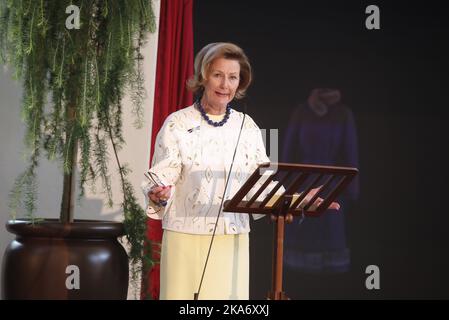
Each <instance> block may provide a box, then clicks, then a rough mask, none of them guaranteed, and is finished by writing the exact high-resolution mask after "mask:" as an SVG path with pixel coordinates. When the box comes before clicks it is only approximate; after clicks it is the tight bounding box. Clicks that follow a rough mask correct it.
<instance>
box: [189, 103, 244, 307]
mask: <svg viewBox="0 0 449 320" xmlns="http://www.w3.org/2000/svg"><path fill="white" fill-rule="evenodd" d="M245 111H246V104H245ZM245 117H246V112H245V113H243V120H242V125H241V126H240V132H239V136H238V138H237V144H236V145H235V149H234V155H233V156H232V162H231V166H230V168H229V175H228V178H227V179H226V184H225V188H224V191H223V196H222V197H221V203H220V208H219V209H218V215H217V220H216V221H215V226H214V232H213V233H212V238H211V239H210V244H209V250H208V252H207V256H206V261H205V263H204V268H203V273H202V275H201V281H200V285H199V287H198V292H196V293H194V294H193V299H194V300H198V297H199V295H200V291H201V286H202V284H203V279H204V274H205V273H206V268H207V263H208V261H209V256H210V251H211V249H212V244H213V242H214V238H215V232H216V230H217V225H218V219H219V218H220V214H221V208H222V207H223V202H224V198H225V194H226V190H227V188H228V182H229V180H230V178H231V173H232V167H233V165H234V160H235V155H236V153H237V148H238V146H239V142H240V136H241V134H242V129H243V124H244V123H245Z"/></svg>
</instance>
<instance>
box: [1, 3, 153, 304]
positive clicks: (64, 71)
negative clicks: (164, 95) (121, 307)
mask: <svg viewBox="0 0 449 320" xmlns="http://www.w3.org/2000/svg"><path fill="white" fill-rule="evenodd" d="M154 30H155V17H154V14H153V11H152V3H151V1H147V0H127V1H126V2H125V1H122V0H92V1H91V0H89V1H87V0H86V1H83V0H78V1H72V0H58V1H53V0H41V1H35V0H22V1H14V0H6V1H1V4H0V60H1V61H2V62H3V63H8V64H11V65H12V66H13V67H14V70H15V76H16V78H17V79H20V80H21V81H22V82H23V101H22V106H21V108H22V116H23V119H24V122H25V123H26V136H25V142H26V146H27V150H29V166H28V168H27V169H26V170H25V171H24V172H23V173H22V174H21V175H20V176H19V177H17V179H16V182H15V185H14V187H13V189H12V191H11V198H10V200H11V202H10V208H11V213H12V219H11V220H10V221H9V222H8V223H7V229H8V230H9V231H10V232H13V233H14V234H16V235H17V236H16V239H15V240H13V241H12V242H11V244H10V245H9V247H8V248H7V250H6V252H5V257H4V265H3V272H2V276H3V282H2V283H3V288H2V293H3V298H6V299H33V298H37V299H66V298H73V299H89V298H95V299H122V298H126V296H127V288H128V257H129V259H130V260H131V266H132V276H133V277H134V279H136V276H137V273H138V271H139V268H140V267H141V266H142V262H143V260H144V256H143V246H144V239H145V220H146V215H145V213H144V211H143V209H142V208H141V207H140V206H139V205H138V203H137V201H136V197H135V195H134V191H133V187H132V185H131V184H130V182H129V181H128V174H129V172H130V170H129V168H127V167H126V165H125V164H122V163H120V160H119V156H118V152H119V149H120V147H121V146H122V145H123V144H124V139H123V135H122V98H123V96H124V94H125V91H126V90H131V94H132V100H133V103H134V111H135V113H136V115H137V120H138V121H137V122H138V123H139V120H140V123H142V121H141V120H142V119H141V118H139V116H140V117H141V114H142V109H141V108H142V100H143V97H144V88H143V76H142V59H143V57H142V54H141V52H140V50H141V48H142V46H143V44H144V43H145V40H146V35H147V34H148V32H153V31H154ZM107 143H110V144H111V145H112V150H113V152H112V153H113V156H114V158H115V159H116V161H117V164H118V168H119V172H118V175H119V178H120V181H121V188H122V192H123V201H122V204H121V205H122V209H123V213H124V221H123V223H116V222H108V221H87V220H83V221H81V220H75V219H74V217H73V209H74V202H75V200H76V199H75V198H76V195H75V186H76V185H75V183H76V182H75V173H76V172H77V170H79V177H78V184H79V188H80V190H81V191H80V194H79V197H83V195H84V191H85V186H86V184H93V183H95V181H97V180H99V179H100V180H102V183H103V187H104V189H105V193H106V194H107V196H108V203H109V205H111V206H112V194H111V187H110V180H111V177H110V173H109V170H108V167H107V160H108V158H107V152H106V150H107ZM41 155H45V156H46V157H47V158H48V159H50V160H54V161H59V162H60V163H61V164H62V168H63V169H62V171H63V172H62V174H63V190H61V194H62V201H61V210H60V217H59V219H53V220H52V219H39V218H37V217H36V214H35V209H36V208H35V199H36V183H35V178H36V168H37V166H38V164H39V158H40V156H41ZM22 210H23V211H24V212H26V217H25V219H17V218H16V215H17V214H18V213H21V212H22ZM124 234H125V235H126V238H127V240H128V242H129V244H130V250H129V254H128V255H127V254H126V251H125V250H124V248H123V246H122V245H121V244H120V243H119V242H118V241H117V238H118V237H120V236H123V235H124Z"/></svg>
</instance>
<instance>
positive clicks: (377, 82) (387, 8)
mask: <svg viewBox="0 0 449 320" xmlns="http://www.w3.org/2000/svg"><path fill="white" fill-rule="evenodd" d="M391 2H394V3H391ZM369 4H375V5H377V6H379V9H380V27H381V29H380V30H367V29H366V28H365V19H366V17H367V14H365V8H366V7H367V6H368V5H369ZM194 34H195V53H196V52H198V51H199V50H200V49H201V48H202V47H203V46H204V45H206V44H207V43H210V42H220V41H230V42H234V43H236V44H238V45H240V46H241V47H242V48H243V49H244V50H245V52H246V53H247V55H248V57H249V58H250V61H251V64H252V66H253V70H254V82H253V84H252V86H251V87H250V89H249V91H248V95H247V98H246V99H245V100H244V101H243V102H241V103H240V105H242V103H245V104H246V105H247V112H248V113H249V114H250V115H251V116H252V117H253V118H254V119H255V121H256V122H257V123H258V124H259V126H260V127H261V128H266V129H270V128H277V129H279V130H280V133H281V135H282V134H283V128H284V126H285V125H286V123H287V120H288V117H289V115H290V113H291V112H292V110H293V108H295V106H296V105H298V103H301V102H303V101H304V100H305V99H306V97H307V96H308V93H309V92H310V90H311V89H312V88H314V87H333V88H339V89H340V90H341V91H342V94H343V102H344V103H345V104H347V105H348V106H349V107H350V108H351V109H352V111H353V113H354V117H355V121H356V125H357V131H358V140H359V157H360V160H359V163H360V166H359V170H360V182H361V193H360V197H359V200H358V201H357V203H356V204H355V205H354V206H353V208H352V209H351V210H349V211H348V212H346V213H345V214H346V217H345V218H346V222H347V233H348V242H349V247H350V249H351V253H352V255H351V258H352V266H351V271H350V272H349V273H347V274H343V275H335V276H333V277H328V276H308V275H304V277H301V278H299V279H298V281H295V283H289V284H288V285H287V287H288V288H291V289H292V290H293V289H294V290H299V291H300V292H301V296H300V298H317V299H319V298H334V299H338V298H354V299H359V298H360V299H366V298H368V299H402V298H419V299H427V298H446V299H447V298H449V258H448V256H449V230H448V229H449V218H448V209H447V203H446V201H447V200H448V199H449V197H448V192H447V191H448V186H447V180H448V177H449V175H448V169H447V165H448V163H449V161H448V137H449V135H448V131H449V129H448V128H449V126H448V111H447V109H448V106H449V99H448V96H449V90H448V85H449V79H448V77H449V63H448V59H449V47H448V44H447V43H448V40H449V27H448V19H447V12H446V11H445V10H444V7H443V2H437V1H426V2H422V4H421V5H419V4H415V3H413V2H410V1H389V2H386V1H373V2H364V1H313V2H312V1H248V0H245V1H241V0H240V1H237V0H227V1H210V0H195V6H194ZM238 108H239V106H238V105H237V106H236V109H238ZM240 109H241V110H242V108H240ZM280 144H281V146H280V147H281V148H282V139H280ZM271 228H272V226H271V225H269V224H268V222H267V221H259V222H257V223H253V224H252V232H251V255H250V262H251V269H250V271H251V273H250V298H251V299H263V298H265V295H266V292H267V291H268V290H269V289H270V283H271V282H270V277H271V232H272V229H271ZM372 264H374V265H377V266H379V268H380V290H367V289H366V288H365V279H366V277H367V275H366V274H365V268H366V267H367V266H368V265H372ZM287 294H288V292H287Z"/></svg>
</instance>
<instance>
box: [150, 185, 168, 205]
mask: <svg viewBox="0 0 449 320" xmlns="http://www.w3.org/2000/svg"><path fill="white" fill-rule="evenodd" d="M170 196H171V186H155V187H153V188H151V190H150V192H148V197H149V198H150V199H151V201H153V202H155V203H159V202H161V201H167V200H168V198H170Z"/></svg>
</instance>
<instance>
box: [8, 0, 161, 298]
mask: <svg viewBox="0 0 449 320" xmlns="http://www.w3.org/2000/svg"><path fill="white" fill-rule="evenodd" d="M153 6H154V8H153V9H154V12H155V15H156V20H157V21H158V22H159V7H160V0H153ZM157 40H158V32H157V31H156V33H154V34H151V35H150V37H149V41H148V43H147V45H146V46H145V48H143V50H142V53H143V55H144V58H145V59H144V73H145V88H146V91H147V97H146V99H145V103H144V111H145V113H144V119H145V122H144V125H143V127H142V128H141V129H136V128H134V126H133V120H134V117H133V116H132V114H131V112H127V111H130V110H131V108H132V105H131V102H130V100H129V98H128V97H126V98H125V99H124V103H123V107H124V108H123V109H124V112H123V113H124V119H123V125H124V130H123V133H124V138H125V141H126V145H125V146H124V147H123V149H122V150H121V151H120V153H119V157H120V161H121V163H128V165H129V167H130V168H131V169H132V170H133V172H132V174H131V175H130V180H131V182H132V184H133V186H134V188H135V191H136V195H137V196H138V198H139V200H140V201H141V203H142V204H143V194H142V192H141V191H140V183H141V181H142V180H143V172H144V171H145V170H146V169H147V167H148V161H149V155H150V150H149V146H150V139H151V123H152V114H153V100H154V82H155V73H156V57H157ZM0 68H3V69H0V265H2V262H3V253H4V251H5V248H6V246H7V245H8V243H9V242H10V241H11V240H12V239H13V235H12V234H10V233H9V232H7V231H6V229H5V223H6V221H7V220H8V219H9V211H8V194H9V191H10V190H11V189H12V186H13V183H14V179H15V178H16V177H17V175H18V174H20V173H21V172H22V171H23V170H24V169H25V168H26V167H27V163H26V159H25V158H24V157H23V156H22V154H23V153H24V150H25V149H24V144H23V136H24V132H25V130H24V124H23V123H22V122H21V119H20V103H21V96H22V90H21V85H20V83H18V82H16V81H14V80H12V78H11V70H8V69H7V68H6V67H0ZM110 155H111V159H110V165H109V168H110V172H111V174H113V179H112V188H113V189H112V191H113V195H114V207H113V208H112V209H111V208H108V207H107V206H106V199H105V197H104V196H102V195H101V194H97V195H95V194H91V193H90V190H89V188H88V187H87V188H86V191H87V193H86V196H85V197H84V198H83V199H82V201H81V202H80V203H78V202H77V204H76V208H75V218H76V219H99V220H114V221H121V220H122V218H123V216H122V211H121V208H120V203H121V199H122V194H121V191H120V184H119V178H118V176H117V175H116V174H115V173H116V172H117V165H116V162H115V158H114V157H113V153H112V150H111V152H110ZM60 167H61V165H60V164H58V163H49V162H48V161H47V160H45V159H42V160H41V165H40V167H39V169H38V181H39V187H38V201H37V205H38V207H37V212H36V215H38V216H40V217H46V218H57V217H58V216H59V208H60V202H61V193H62V173H61V170H60ZM97 190H99V191H100V190H101V184H100V183H99V184H98V187H97ZM0 285H1V279H0ZM133 292H134V291H133V288H130V293H129V298H130V299H133V298H134V294H133Z"/></svg>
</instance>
